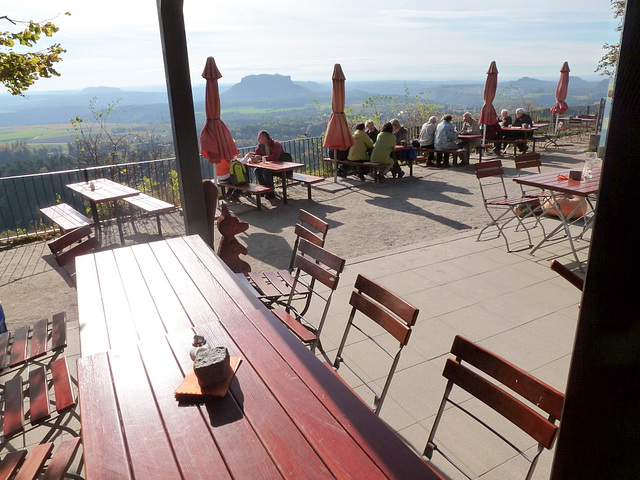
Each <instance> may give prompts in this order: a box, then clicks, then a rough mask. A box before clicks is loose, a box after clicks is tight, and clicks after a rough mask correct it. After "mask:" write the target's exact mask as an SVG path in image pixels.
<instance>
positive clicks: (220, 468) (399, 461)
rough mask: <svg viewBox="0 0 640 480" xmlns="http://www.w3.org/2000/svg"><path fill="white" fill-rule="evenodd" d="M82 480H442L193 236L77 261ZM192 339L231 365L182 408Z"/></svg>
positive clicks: (110, 252)
mask: <svg viewBox="0 0 640 480" xmlns="http://www.w3.org/2000/svg"><path fill="white" fill-rule="evenodd" d="M76 271H77V285H78V309H79V322H80V347H81V358H80V359H79V360H78V390H79V402H80V405H81V426H82V441H83V448H84V462H85V472H86V478H87V479H88V480H91V479H95V478H107V477H108V478H118V479H128V478H136V479H143V478H148V479H154V480H157V479H165V478H166V479H174V478H185V479H197V478H250V479H260V478H304V479H307V478H362V479H375V478H398V479H408V478H412V479H413V478H415V479H418V478H419V479H436V478H441V477H440V476H439V475H438V474H436V473H435V472H434V471H433V470H432V469H431V468H430V467H429V466H428V465H427V464H425V463H424V462H423V461H422V460H421V459H420V457H419V456H418V455H416V454H415V453H414V452H413V451H412V450H411V449H410V448H409V447H408V446H407V445H406V444H404V443H403V442H402V440H401V439H400V438H399V437H398V436H396V434H395V433H394V432H393V431H392V430H391V429H390V428H389V427H388V426H387V425H386V424H385V423H384V422H383V421H382V420H380V419H379V418H378V417H377V416H376V415H374V414H373V413H372V412H371V410H370V409H369V408H368V407H367V406H366V405H365V404H364V403H363V402H362V401H361V400H360V399H359V398H358V397H357V396H356V395H355V394H354V393H353V392H352V391H351V390H350V389H349V387H347V386H346V385H345V384H344V383H343V382H342V381H341V380H340V379H339V378H338V377H337V376H336V375H335V374H334V373H333V372H332V371H331V370H330V369H329V368H327V367H326V366H325V365H323V364H322V362H321V361H320V360H319V359H318V358H316V357H315V356H314V355H313V354H312V353H311V352H310V351H309V350H308V349H307V348H306V347H305V346H304V345H303V344H302V343H301V342H300V341H299V340H297V339H296V338H295V337H294V336H293V335H292V334H291V333H290V332H289V330H288V329H287V328H286V327H285V326H284V325H283V324H282V323H280V321H279V320H278V319H277V318H276V317H275V316H274V315H273V314H272V313H271V312H270V311H269V310H268V309H266V307H264V306H263V305H262V304H261V303H260V302H259V300H258V299H257V298H256V297H255V295H254V294H253V293H251V292H250V291H249V290H248V289H247V287H245V286H244V285H243V284H242V283H240V282H238V281H237V280H236V276H235V275H234V274H233V273H232V272H231V270H230V269H229V268H227V266H226V265H225V264H224V263H223V262H222V261H221V260H220V259H219V258H218V257H217V255H216V254H215V253H214V252H213V251H212V250H211V249H210V248H209V247H208V246H207V245H206V244H205V243H204V242H203V241H202V240H201V239H200V237H198V236H189V237H181V238H173V239H169V240H162V241H158V242H153V243H148V244H139V245H134V246H130V247H123V248H119V249H113V250H110V251H103V252H98V253H94V254H89V255H85V256H82V257H79V258H78V259H77V265H76ZM194 333H198V334H201V335H203V336H204V337H205V338H206V339H207V340H208V343H209V344H210V345H211V346H218V345H221V346H226V347H227V348H228V349H229V353H230V355H232V356H239V357H240V358H241V359H242V362H241V364H240V366H239V368H238V370H237V372H236V375H235V377H234V379H233V381H232V382H231V387H230V389H229V393H228V394H227V395H226V396H225V397H224V398H221V399H216V400H207V401H205V403H203V404H202V405H185V404H183V405H179V404H178V402H177V401H176V400H175V398H174V391H175V389H176V388H177V387H178V386H179V385H180V383H181V382H182V380H183V378H184V376H185V373H186V372H187V370H188V368H189V367H190V365H191V360H190V357H189V348H190V346H191V341H192V338H193V335H194Z"/></svg>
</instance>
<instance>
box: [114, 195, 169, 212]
mask: <svg viewBox="0 0 640 480" xmlns="http://www.w3.org/2000/svg"><path fill="white" fill-rule="evenodd" d="M125 201H126V202H129V203H130V204H131V205H134V206H136V207H138V208H140V209H142V210H144V211H145V212H148V213H153V214H160V213H167V212H171V211H173V210H175V208H176V207H175V205H173V204H172V203H168V202H165V201H164V200H160V199H158V198H154V197H151V196H149V195H146V194H144V193H140V194H138V195H136V196H135V197H129V198H126V199H125Z"/></svg>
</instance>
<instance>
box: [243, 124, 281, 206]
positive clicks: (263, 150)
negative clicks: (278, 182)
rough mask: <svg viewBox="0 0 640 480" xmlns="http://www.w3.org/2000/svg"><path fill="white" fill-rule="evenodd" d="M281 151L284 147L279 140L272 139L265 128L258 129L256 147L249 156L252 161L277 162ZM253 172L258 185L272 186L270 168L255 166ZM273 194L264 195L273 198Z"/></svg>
mask: <svg viewBox="0 0 640 480" xmlns="http://www.w3.org/2000/svg"><path fill="white" fill-rule="evenodd" d="M282 152H284V149H283V148H282V145H280V142H276V141H275V140H274V139H272V138H271V136H270V135H269V132H267V131H266V130H260V132H258V148H256V151H255V152H253V153H250V154H249V156H250V157H251V158H252V159H254V161H255V160H258V161H264V162H277V161H279V160H280V155H282ZM255 172H256V178H257V179H258V183H259V184H260V185H264V186H265V187H270V188H273V186H274V185H273V172H272V171H271V170H267V169H265V168H256V170H255ZM275 196H276V195H275V193H273V192H271V193H267V194H266V195H265V196H264V197H265V198H273V197H275Z"/></svg>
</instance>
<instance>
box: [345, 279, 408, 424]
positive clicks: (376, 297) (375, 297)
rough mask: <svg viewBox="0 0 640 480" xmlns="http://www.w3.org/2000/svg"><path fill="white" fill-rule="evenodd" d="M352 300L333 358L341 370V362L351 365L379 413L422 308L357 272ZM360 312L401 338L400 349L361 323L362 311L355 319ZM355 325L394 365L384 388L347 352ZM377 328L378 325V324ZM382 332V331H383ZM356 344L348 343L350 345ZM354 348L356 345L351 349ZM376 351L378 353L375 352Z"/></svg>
mask: <svg viewBox="0 0 640 480" xmlns="http://www.w3.org/2000/svg"><path fill="white" fill-rule="evenodd" d="M349 304H350V305H351V306H352V309H351V314H350V315H349V320H348V322H347V326H346V328H345V331H344V334H343V336H342V341H341V342H340V347H338V351H337V353H336V358H335V361H334V362H333V368H334V369H335V370H336V371H338V370H339V368H340V366H341V365H344V366H345V367H347V369H349V370H350V371H351V372H352V373H353V374H354V375H355V376H356V377H357V378H358V379H359V380H360V381H361V382H362V383H363V384H364V385H365V386H366V387H367V388H368V389H369V390H370V391H371V392H372V393H373V394H374V400H373V404H372V405H371V407H370V408H371V409H372V410H373V411H374V413H375V414H376V415H379V414H380V409H381V408H382V404H383V402H384V399H385V397H386V396H387V391H388V390H389V386H390V385H391V380H392V378H393V374H394V373H395V370H396V367H397V366H398V361H399V360H400V354H401V353H402V349H403V347H404V346H405V345H406V344H407V343H408V342H409V337H410V335H411V327H413V326H414V325H415V323H416V320H417V319H418V313H419V310H418V309H417V308H415V307H414V306H413V305H411V304H410V303H408V302H406V301H404V300H403V299H402V298H400V297H398V296H397V295H396V294H394V293H392V292H391V291H389V290H387V289H386V288H384V287H383V286H381V285H379V284H377V283H375V282H374V281H372V280H370V279H368V278H367V277H365V276H363V275H358V277H357V278H356V282H355V285H354V291H353V292H352V293H351V299H350V300H349ZM358 312H360V313H361V314H364V316H365V317H366V318H368V319H369V320H372V321H373V323H375V324H377V325H378V327H382V329H383V330H384V331H386V332H387V333H389V334H391V335H392V336H393V338H394V339H395V340H396V341H397V342H399V343H398V349H397V350H396V351H395V353H393V352H390V351H389V350H388V349H387V347H385V345H383V342H384V341H383V340H382V339H381V338H380V339H379V338H377V336H378V335H377V332H374V331H373V330H372V329H370V328H367V326H364V324H363V325H362V326H360V318H362V315H357V317H358V323H356V314H357V313H358ZM352 328H354V329H356V330H358V331H359V332H360V333H362V334H363V335H364V336H365V337H366V338H367V339H368V340H370V341H371V342H372V345H373V346H375V347H377V349H376V350H378V351H379V353H382V354H384V356H386V357H389V358H390V359H391V366H390V368H389V371H388V373H387V375H386V379H385V380H384V385H383V387H382V390H379V389H377V388H374V386H372V385H374V384H375V382H376V380H378V379H376V378H374V379H371V380H367V379H365V378H363V375H362V374H361V373H360V370H359V369H358V368H356V366H355V363H352V362H350V361H349V359H350V358H351V356H350V355H349V356H346V355H344V350H345V347H347V338H348V337H349V333H350V332H351V331H352ZM376 330H377V328H376ZM382 333H383V332H382ZM351 346H353V344H351V345H349V347H351ZM349 350H355V349H349ZM374 355H375V354H374ZM373 359H374V356H373V355H372V356H367V358H366V359H364V361H365V362H372V361H374V360H373Z"/></svg>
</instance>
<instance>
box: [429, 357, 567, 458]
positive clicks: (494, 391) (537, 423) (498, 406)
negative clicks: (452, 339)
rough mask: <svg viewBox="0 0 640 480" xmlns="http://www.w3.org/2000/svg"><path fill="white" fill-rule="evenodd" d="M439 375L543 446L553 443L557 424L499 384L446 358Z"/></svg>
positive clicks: (548, 446)
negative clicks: (498, 385)
mask: <svg viewBox="0 0 640 480" xmlns="http://www.w3.org/2000/svg"><path fill="white" fill-rule="evenodd" d="M442 375H443V376H444V377H445V378H447V379H449V380H451V381H452V382H454V383H455V384H456V385H458V386H460V387H461V388H463V389H464V390H466V391H467V392H469V393H470V394H471V395H473V396H474V397H476V398H477V399H478V400H480V401H482V402H484V403H485V404H486V405H488V406H489V407H491V408H493V409H494V410H495V411H496V412H498V413H499V414H500V415H502V416H503V417H505V418H506V419H507V420H509V421H510V422H511V423H513V424H514V425H516V426H518V427H519V428H520V429H522V430H523V431H524V432H526V433H527V434H529V435H530V436H531V437H532V438H533V439H534V440H535V441H537V442H539V443H541V444H542V445H544V446H545V447H546V448H551V446H552V445H553V440H554V439H555V434H556V431H557V430H558V426H557V425H554V424H552V423H551V422H549V420H547V419H546V418H544V417H543V416H541V415H540V414H538V413H537V412H535V411H533V410H532V409H531V408H530V407H528V406H527V405H525V404H524V403H522V402H521V401H519V400H518V399H516V398H515V397H513V396H512V395H509V394H508V393H507V392H505V391H504V390H502V389H501V388H499V387H497V386H496V385H494V384H493V383H491V382H489V381H487V380H486V379H485V378H483V377H481V376H480V375H478V374H476V373H474V372H472V371H471V370H469V369H468V368H466V367H465V366H463V365H460V364H459V363H458V362H456V361H454V360H452V359H450V358H449V359H447V363H446V364H445V367H444V371H443V372H442Z"/></svg>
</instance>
